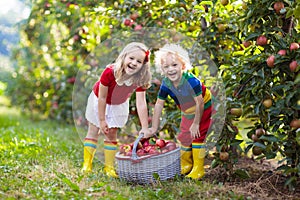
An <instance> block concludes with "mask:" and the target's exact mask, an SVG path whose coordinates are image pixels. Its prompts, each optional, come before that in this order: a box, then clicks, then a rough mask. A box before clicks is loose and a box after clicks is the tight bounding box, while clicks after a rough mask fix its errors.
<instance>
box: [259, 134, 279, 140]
mask: <svg viewBox="0 0 300 200" xmlns="http://www.w3.org/2000/svg"><path fill="white" fill-rule="evenodd" d="M259 139H262V140H266V141H268V142H278V141H279V140H278V138H277V137H275V136H274V135H262V136H261V137H260V138H259Z"/></svg>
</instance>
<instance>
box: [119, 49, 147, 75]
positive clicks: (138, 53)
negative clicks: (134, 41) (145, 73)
mask: <svg viewBox="0 0 300 200" xmlns="http://www.w3.org/2000/svg"><path fill="white" fill-rule="evenodd" d="M145 56H146V54H145V52H144V51H142V50H141V49H137V50H135V51H132V52H129V53H128V54H127V55H126V57H125V60H124V69H125V72H126V74H127V75H130V76H131V75H133V74H135V73H137V72H138V71H139V70H140V69H141V68H142V66H143V63H144V59H145Z"/></svg>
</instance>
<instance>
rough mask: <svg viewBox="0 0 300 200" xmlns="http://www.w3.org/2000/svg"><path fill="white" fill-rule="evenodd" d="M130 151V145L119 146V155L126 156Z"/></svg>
mask: <svg viewBox="0 0 300 200" xmlns="http://www.w3.org/2000/svg"><path fill="white" fill-rule="evenodd" d="M130 151H132V147H131V145H130V144H122V145H121V146H120V153H121V154H126V153H128V152H130Z"/></svg>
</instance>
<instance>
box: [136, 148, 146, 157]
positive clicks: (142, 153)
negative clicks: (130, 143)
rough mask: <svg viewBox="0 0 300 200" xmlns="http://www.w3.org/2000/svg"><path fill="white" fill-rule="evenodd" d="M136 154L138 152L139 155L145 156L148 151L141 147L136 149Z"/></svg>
mask: <svg viewBox="0 0 300 200" xmlns="http://www.w3.org/2000/svg"><path fill="white" fill-rule="evenodd" d="M136 154H137V155H138V156H144V155H145V154H146V152H145V150H144V149H139V150H137V151H136Z"/></svg>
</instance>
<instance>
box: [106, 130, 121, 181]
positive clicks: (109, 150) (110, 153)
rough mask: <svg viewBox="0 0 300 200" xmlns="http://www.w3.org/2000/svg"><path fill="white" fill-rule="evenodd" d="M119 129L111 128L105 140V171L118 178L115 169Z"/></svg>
mask: <svg viewBox="0 0 300 200" xmlns="http://www.w3.org/2000/svg"><path fill="white" fill-rule="evenodd" d="M117 131H118V128H110V129H109V133H108V134H107V135H105V140H104V159H105V163H104V172H105V173H106V175H107V176H111V177H114V178H117V177H118V175H117V173H116V171H115V167H114V164H115V155H116V152H117Z"/></svg>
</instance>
